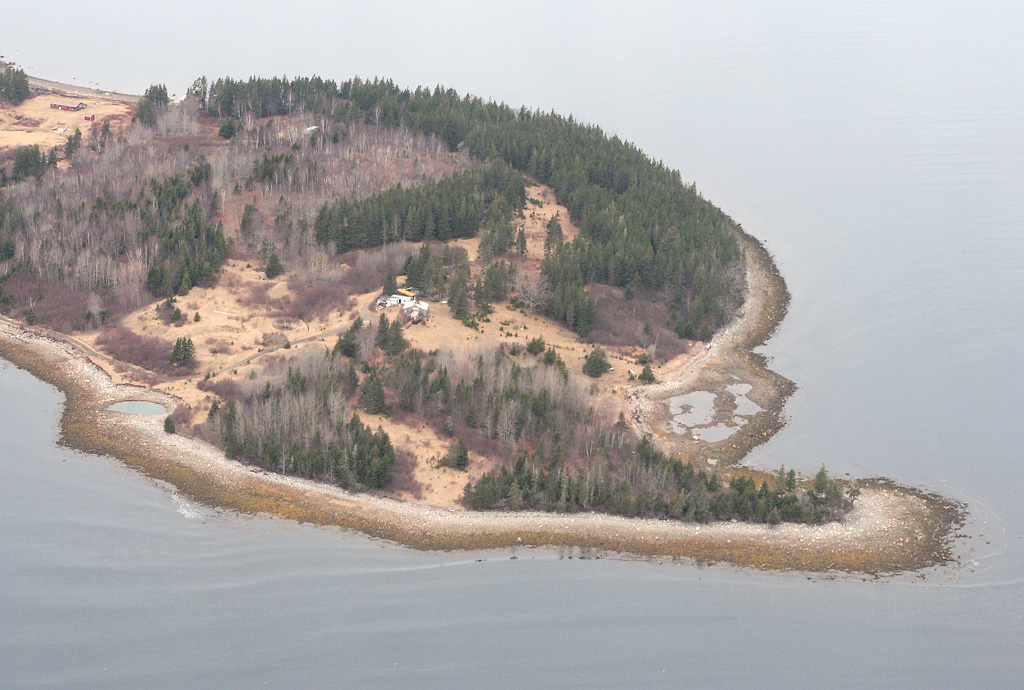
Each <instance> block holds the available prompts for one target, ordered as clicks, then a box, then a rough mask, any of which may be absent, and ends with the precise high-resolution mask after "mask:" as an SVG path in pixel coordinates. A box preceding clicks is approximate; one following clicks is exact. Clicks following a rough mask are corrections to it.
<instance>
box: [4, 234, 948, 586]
mask: <svg viewBox="0 0 1024 690" xmlns="http://www.w3.org/2000/svg"><path fill="white" fill-rule="evenodd" d="M750 241H751V242H753V240H750ZM754 244H755V245H756V242H754ZM757 247H758V248H760V246H759V245H757ZM745 252H746V256H747V262H748V294H749V293H750V292H751V291H752V290H758V291H762V290H767V292H762V293H761V294H764V295H767V296H769V297H770V296H771V295H772V294H773V291H774V294H775V295H776V298H775V299H774V300H762V301H759V300H751V301H750V302H749V304H748V305H747V306H746V307H745V312H744V314H742V315H741V317H740V318H739V319H737V321H736V323H734V324H732V325H730V327H729V328H727V329H725V330H724V331H723V332H722V334H721V335H722V337H721V338H719V339H716V340H717V341H718V342H717V343H713V344H712V348H711V350H709V353H710V354H714V355H715V356H721V355H722V353H723V352H731V353H733V355H732V356H736V357H740V358H743V357H747V356H749V357H751V358H756V357H758V355H754V354H751V353H749V351H747V352H746V354H743V352H744V350H743V348H749V347H752V346H753V345H756V344H758V343H760V342H762V341H763V339H764V338H766V337H767V336H768V335H769V334H770V333H771V331H772V330H773V329H774V327H775V325H776V324H777V323H778V320H779V319H781V314H782V313H784V305H785V299H786V298H788V293H785V292H782V293H780V292H779V285H781V289H782V291H784V290H785V286H784V284H782V283H781V278H779V279H778V281H779V282H778V283H776V284H775V286H774V287H772V286H764V285H760V284H759V283H758V282H757V280H756V276H755V280H753V281H751V279H750V278H749V276H750V275H752V274H757V273H759V272H758V271H756V270H755V271H753V272H752V271H750V270H749V266H750V263H751V260H752V259H753V260H758V257H757V255H756V252H751V251H750V247H749V246H748V247H746V248H745ZM761 252H764V250H763V249H761ZM752 253H753V254H755V255H754V256H753V257H752V256H751V254H752ZM762 258H763V259H764V260H766V261H767V262H768V264H769V265H771V260H770V257H768V256H767V253H766V252H764V254H763V257H762ZM762 268H763V267H762ZM760 273H761V275H763V274H764V272H763V271H762V272H760ZM776 275H777V274H776ZM780 294H781V295H784V297H783V299H782V301H781V302H780V301H779V299H778V296H779V295H780ZM759 302H760V303H759ZM768 303H771V304H774V305H776V306H775V309H773V311H772V312H771V313H769V314H768V315H767V316H765V314H766V313H767V310H766V309H765V305H766V304H768ZM779 305H781V311H780V307H779ZM750 319H754V321H753V323H752V322H751V321H750ZM737 324H738V325H737ZM0 357H3V358H4V359H7V360H9V361H10V362H12V363H14V364H15V365H17V366H19V367H21V368H23V369H26V370H27V371H29V372H30V373H32V374H33V375H35V376H36V377H37V378H40V379H42V380H43V381H46V382H48V383H50V384H52V385H54V386H56V387H57V388H59V389H60V390H61V391H63V393H64V394H65V396H66V401H65V404H64V409H63V412H62V414H61V420H60V439H59V442H60V443H61V444H62V445H64V446H67V447H70V448H74V449H77V450H80V451H84V452H89V453H95V454H98V455H104V456H111V457H114V458H117V459H118V460H120V461H121V462H123V463H124V464H126V465H128V466H129V467H132V468H134V469H136V470H138V471H140V472H142V473H144V474H146V475H147V476H150V477H152V478H154V479H157V480H160V481H164V482H167V483H169V484H171V485H172V486H174V487H175V488H176V490H177V491H179V492H180V493H181V494H182V495H184V496H185V497H187V498H189V499H191V500H194V501H197V502H199V503H202V504H205V505H210V506H216V507H223V508H227V509H231V510H235V511H239V512H242V513H249V514H269V515H275V516H279V517H284V518H288V519H293V520H297V521H300V522H309V523H314V524H319V525H336V526H340V527H342V528H345V529H351V530H355V531H359V532H362V533H364V534H367V535H370V536H372V537H377V538H382V539H387V540H389V541H392V542H396V543H399V544H403V545H406V546H409V547H412V548H416V549H423V550H472V549H492V548H516V547H540V546H557V547H564V548H572V549H579V550H581V551H583V552H588V553H589V552H594V553H597V554H598V555H599V554H601V553H616V554H629V555H634V556H640V557H650V558H670V559H682V560H686V561H688V562H697V563H708V564H710V563H729V564H733V565H738V566H746V567H754V568H762V569H771V570H800V571H813V572H847V573H871V574H880V573H895V572H902V571H907V570H918V569H922V568H927V567H930V566H934V565H940V564H943V563H947V562H949V561H950V560H952V559H953V558H954V557H955V556H954V554H953V552H952V535H953V532H954V531H955V527H956V526H957V525H959V524H960V523H961V522H962V508H961V507H960V506H958V505H956V504H953V503H951V502H949V501H947V500H945V499H943V498H941V497H939V496H936V495H932V494H927V493H924V492H920V491H916V490H913V489H907V488H904V487H899V486H896V485H894V484H892V483H889V482H886V481H872V482H866V483H863V484H862V485H861V491H862V493H861V496H860V497H859V499H858V500H857V504H856V507H855V508H854V510H853V511H852V512H851V513H850V514H849V515H848V516H847V517H846V518H845V519H844V520H842V521H841V522H837V523H830V524H826V525H819V526H811V525H797V524H782V525H777V526H767V525H757V524H750V523H739V522H728V523H712V524H709V525H698V524H689V523H680V522H675V521H668V520H646V519H627V518H621V517H615V516H609V515H601V514H593V513H586V514H583V513H577V514H550V513H525V512H522V513H499V512H472V511H463V510H443V509H440V508H434V507H430V506H426V505H422V504H415V503H407V502H402V501H396V500H393V499H387V498H380V497H375V496H371V495H366V494H352V493H348V492H345V491H342V490H341V489H339V488H337V487H334V486H331V485H327V484H320V483H316V482H312V481H308V480H304V479H299V478H295V477H287V476H282V475H278V474H273V473H269V472H265V471H262V470H258V469H255V468H252V467H249V466H246V465H243V464H241V463H239V462H236V461H233V460H229V459H227V458H226V457H225V456H224V454H223V453H222V452H221V451H219V450H218V449H216V448H213V447H212V446H209V445H208V444H205V443H202V442H200V441H196V440H194V439H189V438H185V437H182V436H177V435H168V434H166V433H164V430H163V424H162V422H163V416H161V415H132V414H123V413H117V412H110V411H108V410H107V409H106V408H107V407H109V406H110V405H111V404H113V403H116V402H120V401H125V400H149V401H152V402H158V403H161V404H164V405H165V406H166V407H167V408H168V409H169V410H171V409H173V408H174V405H175V401H174V400H173V399H171V398H169V397H167V396H165V395H163V394H161V393H158V392H156V391H152V390H149V389H146V388H143V387H138V386H129V385H115V384H114V383H113V382H112V381H111V380H110V378H109V376H107V374H106V373H104V372H103V371H102V370H100V369H99V368H98V367H96V366H95V365H94V364H93V363H92V362H91V361H89V360H88V359H87V358H86V357H85V356H84V355H83V354H81V353H80V352H79V351H78V350H77V349H76V348H75V347H74V346H73V345H71V344H69V343H68V342H65V341H62V340H57V339H54V338H51V337H49V336H47V335H46V333H45V332H44V331H42V330H41V329H35V330H29V329H25V328H21V327H18V326H15V325H11V324H10V323H6V322H0ZM752 364H757V362H756V361H755V362H753V363H752ZM760 364H761V368H762V369H763V362H761V363H760ZM688 369H689V368H688ZM700 370H701V367H694V368H693V369H692V370H691V374H690V375H692V376H699V375H700V374H699V371H700ZM779 378H780V379H781V377H779ZM684 379H685V377H684ZM782 380H783V381H785V379H782ZM682 383H683V384H684V385H685V383H686V381H685V380H683V381H682ZM666 385H668V384H666ZM674 385H676V386H678V385H680V381H676V382H675V384H674ZM790 385H792V384H790ZM777 390H779V391H782V392H783V393H784V394H787V395H788V393H785V391H786V389H785V387H783V386H780V387H779V388H778V389H777ZM783 401H784V397H782V398H781V399H780V401H779V403H778V407H779V409H781V405H782V402H783Z"/></svg>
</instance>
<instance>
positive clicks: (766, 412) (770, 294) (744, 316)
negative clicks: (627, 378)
mask: <svg viewBox="0 0 1024 690" xmlns="http://www.w3.org/2000/svg"><path fill="white" fill-rule="evenodd" d="M734 231H735V233H736V238H737V240H738V241H739V244H740V247H741V249H742V251H743V256H744V260H745V261H744V263H745V268H746V270H745V290H744V300H743V306H742V307H741V309H740V313H739V314H738V315H737V316H736V317H735V318H734V319H733V320H732V322H731V323H729V325H728V326H726V327H725V328H724V329H722V330H721V331H720V332H718V333H717V334H716V335H715V337H714V339H713V340H712V341H711V342H710V343H708V344H707V345H706V346H705V348H704V349H703V350H702V351H700V352H698V353H697V354H696V355H695V356H692V357H689V358H687V359H686V360H685V362H684V364H683V365H682V366H681V367H672V366H671V365H672V363H669V365H668V366H667V367H666V368H667V369H668V370H669V371H668V373H667V374H666V375H665V376H663V378H662V380H661V382H659V383H657V384H654V385H648V386H634V387H632V388H631V389H630V390H629V391H628V392H627V398H628V399H629V402H630V404H631V406H632V407H633V410H634V415H633V418H634V423H635V426H636V427H637V430H638V431H640V432H641V433H642V434H645V435H648V436H653V437H655V438H656V439H657V440H658V443H659V444H660V445H661V446H662V448H664V449H665V450H666V451H668V452H671V453H675V454H678V455H681V456H683V457H685V458H687V459H689V460H693V461H696V462H698V463H702V464H703V465H704V466H706V467H709V468H711V467H722V466H727V465H734V464H736V463H738V462H739V461H740V460H742V459H743V458H744V457H746V455H747V454H748V453H749V452H750V451H751V450H753V449H754V448H755V447H757V446H759V445H761V444H762V443H765V442H766V441H768V440H769V439H770V438H771V437H772V436H774V435H775V434H776V433H777V432H778V431H779V430H780V429H781V428H782V427H783V426H784V424H785V420H784V418H783V414H782V413H783V409H784V407H785V404H786V400H787V399H788V398H789V396H790V395H792V394H793V391H795V390H796V386H795V384H794V383H793V382H792V381H790V380H789V379H787V378H785V377H784V376H781V375H779V374H777V373H775V372H774V371H772V370H771V369H769V368H768V362H767V360H766V359H765V358H764V356H762V355H760V354H758V353H756V352H754V351H753V350H754V348H756V347H758V346H759V345H762V344H763V343H764V342H765V341H767V340H768V338H770V337H771V335H772V334H773V333H774V332H775V329H776V328H777V327H778V325H779V324H780V323H781V322H782V320H783V318H785V315H786V311H787V309H788V307H789V290H788V289H787V287H786V283H785V281H784V280H783V279H782V276H781V275H779V272H778V269H777V268H776V266H775V262H774V261H772V258H771V256H770V255H769V253H768V251H767V250H766V249H765V248H764V247H763V246H762V245H761V244H760V243H759V242H758V241H757V240H756V239H754V238H753V237H751V236H750V235H748V234H747V233H745V232H744V231H743V230H742V228H740V227H739V226H734ZM737 383H740V384H743V385H747V386H749V387H750V391H749V392H748V393H747V395H746V397H747V398H748V399H749V400H751V401H752V402H754V403H755V404H757V405H758V406H759V407H760V411H759V412H758V413H757V414H756V415H753V417H752V418H751V419H749V421H747V420H744V423H743V424H742V426H739V427H737V428H736V429H735V431H734V432H733V433H732V434H730V435H729V437H728V438H727V439H724V440H721V441H704V440H700V439H699V438H696V437H686V436H685V435H680V434H678V433H675V432H673V431H672V430H671V425H672V422H671V420H672V416H673V415H672V413H671V411H670V400H671V399H672V398H673V397H675V396H679V395H684V394H687V393H692V392H694V391H707V392H709V393H711V394H713V395H715V396H716V398H718V397H722V396H724V395H725V393H726V390H727V389H728V388H729V387H730V386H735V385H736V384H737ZM725 397H731V396H725ZM713 421H715V422H724V423H730V422H731V415H730V414H729V413H728V410H727V409H725V410H719V411H717V412H716V416H715V419H714V420H713Z"/></svg>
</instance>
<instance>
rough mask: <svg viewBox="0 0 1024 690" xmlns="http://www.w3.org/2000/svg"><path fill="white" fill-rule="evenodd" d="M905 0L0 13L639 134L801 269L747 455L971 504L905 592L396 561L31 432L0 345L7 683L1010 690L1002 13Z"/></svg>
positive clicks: (1021, 267) (1015, 85)
mask: <svg viewBox="0 0 1024 690" xmlns="http://www.w3.org/2000/svg"><path fill="white" fill-rule="evenodd" d="M895 4H896V3H871V2H868V3H847V4H846V5H844V6H836V4H835V3H820V2H818V3H815V2H807V3H796V2H782V3H758V2H753V1H747V2H735V3H715V4H714V5H715V7H714V8H711V7H709V5H711V4H710V3H702V4H697V3H682V4H680V3H664V4H658V3H652V4H646V3H645V4H642V5H640V6H639V7H637V8H635V9H632V10H624V9H622V8H621V7H617V6H613V5H611V4H608V5H601V6H593V7H591V6H589V5H588V6H586V7H584V6H570V5H562V4H553V5H555V6H551V5H552V4H548V5H544V4H540V3H526V4H513V3H493V4H476V3H474V4H469V3H449V4H448V5H447V9H445V10H444V12H443V13H440V14H439V13H437V11H436V10H426V9H422V8H419V7H416V6H402V5H392V4H375V5H373V6H372V8H373V9H372V10H371V9H370V6H369V5H365V4H363V5H353V6H345V7H340V6H337V5H335V4H330V5H327V4H324V5H319V4H315V3H304V2H298V3H292V4H290V5H289V6H288V8H287V9H284V8H283V7H282V6H281V5H280V4H272V3H264V2H250V3H245V4H244V5H243V4H234V3H225V4H222V5H220V6H219V7H218V8H209V7H207V6H206V4H201V3H197V2H184V3H176V4H173V5H166V6H163V7H160V8H142V7H140V6H139V5H138V3H131V4H128V3H113V2H96V3H89V4H76V5H70V4H69V5H66V6H61V7H60V8H59V10H55V11H54V12H53V13H52V15H50V16H48V17H47V19H46V21H45V22H44V21H42V20H41V18H40V16H39V15H38V14H37V11H36V10H35V9H34V7H33V6H31V5H30V4H28V3H19V4H18V5H19V6H16V7H10V8H5V9H4V12H3V14H4V21H3V22H2V24H0V52H2V53H3V54H4V55H5V56H6V57H7V58H8V59H10V58H14V59H15V60H17V61H19V62H20V63H21V64H23V65H25V66H26V67H28V68H29V71H30V72H32V73H35V74H39V75H45V76H48V77H51V78H54V79H60V80H65V81H72V80H77V83H88V82H98V84H99V85H100V86H103V87H106V88H116V89H119V90H125V91H136V92H138V91H140V90H142V89H144V88H145V86H146V85H148V84H149V83H150V82H154V81H160V82H166V83H167V85H168V87H169V88H170V90H171V91H172V92H177V93H181V92H183V91H184V89H185V88H186V87H187V86H188V84H189V83H191V80H192V79H193V78H194V77H195V76H197V75H199V74H201V73H206V74H208V75H210V76H217V75H221V74H232V75H235V76H247V75H249V74H253V73H258V74H264V75H270V74H289V75H294V74H309V73H313V72H317V73H320V74H323V75H327V76H335V77H338V78H345V77H347V76H349V75H352V74H360V75H362V76H368V77H372V76H374V75H385V76H390V77H391V78H393V79H395V81H396V82H398V83H400V84H403V85H410V86H412V85H416V84H434V83H438V82H442V83H444V84H446V85H450V86H453V87H455V88H457V89H459V90H460V91H469V92H472V93H476V94H479V95H482V96H487V97H493V98H496V99H499V100H504V101H506V102H509V103H512V104H516V105H518V104H526V105H529V106H531V107H541V108H544V109H548V108H552V109H554V110H556V111H559V112H563V113H572V114H574V115H575V116H577V117H578V118H581V119H584V120H586V121H590V122H595V123H598V124H600V125H601V126H602V127H604V128H605V129H606V130H607V131H610V132H613V133H616V134H618V135H620V136H622V137H624V138H627V139H630V140H632V141H635V142H636V143H638V144H639V145H640V146H641V147H642V148H643V149H644V150H646V151H647V152H649V153H650V154H651V155H653V156H654V157H656V158H660V159H662V160H664V161H665V162H666V163H667V164H669V165H671V166H672V167H676V168H679V169H680V170H681V171H682V174H683V177H684V179H688V180H695V181H696V182H697V184H698V187H699V188H700V189H701V190H703V191H704V193H705V195H706V196H708V197H709V198H711V199H712V200H714V201H715V202H716V203H718V204H719V205H720V206H722V207H723V208H724V209H725V210H726V211H727V212H729V213H730V214H731V215H733V217H734V218H736V220H738V221H740V222H741V223H742V224H743V225H744V227H745V228H747V229H748V230H749V231H751V232H753V233H754V234H755V235H757V236H758V237H761V238H764V239H765V240H766V242H767V246H768V247H769V248H770V249H771V250H772V251H773V252H774V253H775V255H776V258H777V259H778V262H779V264H780V266H781V268H782V270H783V273H784V275H785V276H786V279H787V280H788V282H789V284H790V288H791V290H792V292H793V304H792V308H791V311H790V314H789V317H788V318H787V320H786V322H785V323H784V325H783V327H782V328H781V330H780V331H779V333H778V335H777V336H776V337H775V338H774V339H773V340H772V341H771V342H770V343H769V344H768V346H767V347H766V348H765V351H766V353H767V354H769V355H770V356H771V357H772V358H773V361H774V364H775V367H776V368H777V369H778V370H779V371H781V372H782V373H783V374H785V375H786V376H788V377H789V378H791V379H793V380H794V381H796V382H797V383H798V385H799V386H800V389H799V391H798V392H797V393H796V394H795V395H794V397H793V398H792V400H791V401H790V403H789V406H788V408H787V409H788V414H789V417H790V423H789V426H788V427H787V428H786V429H785V430H784V431H783V432H782V433H780V434H779V435H778V436H777V437H776V438H775V439H773V440H772V441H771V442H770V443H769V444H767V445H766V446H764V447H763V448H761V449H759V450H758V451H756V452H755V453H754V454H753V456H752V457H751V461H752V462H754V463H758V464H763V465H767V466H777V465H778V464H780V463H785V464H786V465H787V466H795V467H797V468H800V469H803V470H805V471H813V470H815V469H817V467H818V466H819V465H820V464H821V463H822V462H825V463H827V464H828V466H829V468H830V469H832V470H834V471H837V472H840V473H845V472H848V473H850V474H852V475H855V476H871V475H886V476H890V477H893V478H895V479H897V480H900V481H902V482H905V483H908V484H912V485H919V486H922V487H925V488H927V489H929V490H933V491H939V492H943V493H945V494H947V495H950V496H953V497H956V498H959V499H963V500H966V501H968V502H969V504H970V508H971V511H972V513H971V521H970V522H969V524H968V525H967V526H966V527H965V530H964V531H965V532H966V533H967V534H969V535H971V537H970V538H969V539H967V540H965V541H964V542H963V546H962V550H963V552H964V555H965V558H964V561H965V563H966V565H965V566H964V567H959V568H950V569H946V570H943V571H938V572H934V571H933V572H929V573H927V576H928V581H927V582H924V581H922V580H921V578H920V577H918V576H917V575H904V576H899V577H895V578H890V579H886V580H883V581H879V582H875V581H872V582H862V581H860V580H859V579H852V580H836V581H830V580H821V579H811V580H808V579H807V578H806V577H804V576H801V575H794V574H772V573H757V572H747V571H737V570H734V569H730V568H707V569H700V568H696V567H691V566H685V565H678V564H673V565H668V564H666V565H660V566H659V565H657V564H656V563H647V562H633V561H623V560H600V561H594V560H586V561H584V560H578V559H572V560H570V559H568V558H562V557H561V555H564V554H559V553H557V552H554V551H526V552H521V553H519V554H517V555H518V558H517V559H515V560H513V559H511V556H512V554H511V553H510V552H500V553H473V554H421V553H416V552H411V551H408V550H405V549H402V548H398V547H394V546H390V545H387V544H383V543H379V542H374V541H371V540H368V539H365V538H363V537H360V536H358V535H351V534H346V533H343V532H340V531H338V530H328V529H318V528H308V527H300V526H296V525H293V524H290V523H287V522H282V521H274V520H253V519H249V518H239V517H237V516H233V515H224V514H220V513H217V512H215V511H211V510H209V509H206V508H202V507H198V506H194V505H190V504H188V503H186V502H183V501H181V500H180V499H177V498H175V497H174V495H173V494H172V493H171V492H170V491H168V490H166V489H165V488H164V487H160V486H156V485H154V484H153V483H152V482H150V481H148V480H146V479H144V478H141V477H139V476H138V475H135V474H133V473H132V472H130V471H128V470H125V469H123V468H122V467H120V466H119V465H117V464H116V463H115V462H112V461H110V460H107V459H104V458H96V457H90V456H84V455H80V454H75V453H68V452H66V451H63V450H60V449H57V448H55V447H54V445H53V437H54V431H55V419H56V415H57V413H58V409H59V405H60V397H59V395H58V394H56V393H55V392H54V391H53V390H52V389H50V388H48V387H47V386H45V385H43V384H40V383H38V382H36V381H34V380H33V379H31V378H30V377H29V376H27V375H26V374H24V373H23V372H20V371H17V370H15V369H13V368H11V367H4V368H0V439H2V443H0V472H2V475H0V476H2V477H3V478H4V486H3V490H2V491H0V514H2V515H3V516H4V527H3V529H2V530H0V687H18V688H20V687H40V688H51V687H52V688H62V687H76V688H93V687H94V688H121V687H124V688H167V687H185V686H194V687H218V688H219V687H226V688H231V687H238V688H248V687H256V686H260V687H283V688H290V687H386V688H394V687H474V686H479V687H538V686H556V687H610V688H611V687H633V686H641V685H643V686H653V687H673V688H674V687H709V688H725V687H752V686H759V687H786V688H794V687H798V688H802V687H851V688H856V687H921V688H936V687H990V688H1002V687H1017V686H1019V685H1020V678H1021V675H1022V674H1024V655H1022V654H1021V650H1022V649H1024V603H1022V602H1024V540H1022V538H1021V537H1022V536H1024V501H1022V500H1021V496H1022V495H1024V473H1022V472H1021V469H1020V467H1021V459H1022V457H1024V431H1022V428H1024V425H1022V424H1021V413H1020V409H1021V404H1020V403H1021V397H1022V393H1021V391H1022V390H1024V347H1022V342H1024V289H1022V288H1024V227H1022V220H1021V219H1022V218H1024V194H1022V192H1024V189H1022V182H1021V181H1022V180H1024V43H1022V42H1021V41H1020V38H1019V37H1020V36H1021V35H1024V10H1022V9H1021V8H1020V7H1019V6H1018V5H1013V4H1010V3H982V4H981V5H973V6H972V8H971V10H970V11H969V12H968V11H966V7H965V6H964V5H962V4H960V3H951V2H949V3H937V2H929V3H899V7H893V6H892V5H895ZM229 22H230V23H231V24H232V26H233V28H232V29H227V28H226V27H227V25H228V23H229ZM48 46H49V47H48ZM55 46H61V47H59V48H58V47H55ZM989 542H990V543H989Z"/></svg>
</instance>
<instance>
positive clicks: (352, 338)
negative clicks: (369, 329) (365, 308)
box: [334, 316, 363, 357]
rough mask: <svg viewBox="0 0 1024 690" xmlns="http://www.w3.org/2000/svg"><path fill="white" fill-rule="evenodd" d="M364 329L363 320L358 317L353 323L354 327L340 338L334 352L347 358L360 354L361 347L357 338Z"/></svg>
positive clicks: (350, 327)
mask: <svg viewBox="0 0 1024 690" xmlns="http://www.w3.org/2000/svg"><path fill="white" fill-rule="evenodd" d="M362 327H363V319H362V317H359V316H357V317H356V320H355V321H353V322H352V325H351V326H349V327H348V329H347V330H346V331H345V334H344V335H342V336H340V337H339V338H338V342H337V343H336V344H335V346H334V351H335V352H337V353H339V354H342V355H344V356H346V357H355V356H356V355H357V354H359V345H358V343H357V342H356V336H358V335H359V330H360V329H361V328H362Z"/></svg>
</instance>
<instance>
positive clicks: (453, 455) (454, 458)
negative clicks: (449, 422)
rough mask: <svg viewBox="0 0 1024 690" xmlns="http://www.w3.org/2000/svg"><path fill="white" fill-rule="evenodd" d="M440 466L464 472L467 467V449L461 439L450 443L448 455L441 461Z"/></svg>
mask: <svg viewBox="0 0 1024 690" xmlns="http://www.w3.org/2000/svg"><path fill="white" fill-rule="evenodd" d="M441 464H442V465H444V466H446V467H454V468H455V469H457V470H465V469H466V468H467V467H469V448H468V447H467V446H466V442H465V441H463V440H462V439H461V438H457V439H455V440H454V441H452V445H451V446H450V447H449V448H448V454H447V455H445V456H444V458H442V459H441Z"/></svg>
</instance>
